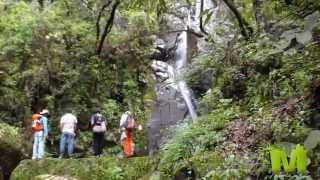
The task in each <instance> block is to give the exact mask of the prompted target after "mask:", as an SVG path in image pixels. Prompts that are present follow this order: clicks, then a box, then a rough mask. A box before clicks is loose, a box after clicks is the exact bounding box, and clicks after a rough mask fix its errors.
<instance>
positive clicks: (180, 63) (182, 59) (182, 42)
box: [176, 31, 197, 120]
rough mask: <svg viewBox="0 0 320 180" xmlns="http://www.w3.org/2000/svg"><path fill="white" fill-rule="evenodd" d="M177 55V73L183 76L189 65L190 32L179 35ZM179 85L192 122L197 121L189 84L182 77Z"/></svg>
mask: <svg viewBox="0 0 320 180" xmlns="http://www.w3.org/2000/svg"><path fill="white" fill-rule="evenodd" d="M176 54H177V59H176V71H177V74H178V75H179V76H181V75H182V69H183V67H184V66H185V65H186V64H187V59H188V32H187V31H182V32H181V34H180V35H179V45H178V48H177V50H176ZM177 84H178V87H179V89H180V92H181V95H182V97H183V99H184V100H185V102H186V104H187V107H188V111H189V114H190V116H191V118H192V120H195V119H196V118H197V113H196V111H195V108H194V106H193V104H192V101H191V94H190V91H189V88H188V86H187V83H186V82H185V81H184V80H183V79H181V77H180V79H179V80H178V82H177Z"/></svg>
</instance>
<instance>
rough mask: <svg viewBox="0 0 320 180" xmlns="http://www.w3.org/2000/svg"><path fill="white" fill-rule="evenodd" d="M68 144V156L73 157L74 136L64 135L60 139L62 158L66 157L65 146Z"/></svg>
mask: <svg viewBox="0 0 320 180" xmlns="http://www.w3.org/2000/svg"><path fill="white" fill-rule="evenodd" d="M66 144H68V156H69V157H72V155H73V148H74V134H71V133H62V134H61V138H60V156H63V155H64V152H65V145H66Z"/></svg>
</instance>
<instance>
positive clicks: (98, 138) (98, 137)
mask: <svg viewBox="0 0 320 180" xmlns="http://www.w3.org/2000/svg"><path fill="white" fill-rule="evenodd" d="M103 139H104V132H101V133H93V151H94V155H95V156H97V155H100V154H102V146H103Z"/></svg>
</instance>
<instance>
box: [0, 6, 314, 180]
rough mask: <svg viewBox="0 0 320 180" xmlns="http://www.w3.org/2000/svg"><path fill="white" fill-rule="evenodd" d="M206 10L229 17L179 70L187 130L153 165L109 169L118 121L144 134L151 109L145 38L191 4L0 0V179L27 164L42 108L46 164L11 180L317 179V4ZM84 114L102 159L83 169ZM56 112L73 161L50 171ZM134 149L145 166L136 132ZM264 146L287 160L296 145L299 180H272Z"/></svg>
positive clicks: (119, 162)
mask: <svg viewBox="0 0 320 180" xmlns="http://www.w3.org/2000/svg"><path fill="white" fill-rule="evenodd" d="M214 2H216V3H222V4H224V5H225V6H226V7H227V9H228V10H229V12H228V14H229V15H228V16H227V18H226V19H220V21H219V22H217V23H218V24H219V25H218V26H214V27H215V28H214V29H210V31H211V32H202V34H203V35H202V36H203V37H202V38H203V39H206V43H208V44H209V46H210V50H209V51H207V52H206V53H198V54H195V55H194V56H193V57H192V60H191V63H190V64H189V65H188V67H187V68H186V69H185V71H184V78H186V79H187V83H188V85H189V86H190V87H191V89H192V90H193V92H194V95H195V97H196V98H197V111H198V114H199V117H198V119H197V120H196V121H195V122H194V123H191V124H189V126H188V127H186V128H183V129H178V130H177V132H176V135H175V136H174V137H173V138H172V139H170V140H169V141H168V142H167V143H166V144H164V145H163V146H162V148H161V149H160V152H159V154H158V155H156V156H153V157H135V158H131V159H118V158H117V154H118V153H119V152H120V151H121V148H120V145H119V142H118V141H119V140H118V139H119V132H118V123H119V118H120V116H121V113H123V112H124V111H126V110H127V109H131V110H132V111H133V112H134V114H135V117H136V119H137V123H138V124H141V125H142V126H144V125H145V124H146V120H147V118H148V115H149V113H150V111H151V109H152V106H153V103H154V98H155V97H154V96H155V95H154V92H153V90H154V84H155V82H154V80H153V79H152V78H151V76H150V75H151V74H152V72H151V69H150V64H151V58H150V56H151V54H152V52H153V48H154V47H153V42H154V40H155V36H156V35H158V34H161V33H163V32H165V31H166V24H165V23H170V22H167V19H166V20H164V19H165V18H164V17H165V16H166V15H167V14H175V8H176V6H178V5H177V3H178V4H179V5H181V6H190V5H192V4H194V3H195V1H194V0H173V1H169V0H106V1H104V0H95V1H94V0H51V1H46V0H37V1H35V0H0V125H1V126H0V160H1V163H0V172H2V174H3V176H4V178H8V176H9V175H10V173H11V171H12V170H13V169H14V168H15V167H16V166H17V164H18V163H19V161H20V160H22V159H27V158H29V157H30V156H29V155H30V152H31V148H32V147H31V145H32V138H31V132H30V130H29V129H28V128H30V127H29V125H30V117H31V115H32V113H34V112H38V111H40V110H41V109H42V108H47V109H49V111H50V112H51V113H50V118H49V125H50V138H49V140H48V142H47V148H48V154H47V157H48V159H45V160H42V161H39V162H31V161H28V160H26V161H22V162H21V163H20V165H19V166H18V168H17V169H15V171H14V172H13V174H12V176H11V178H12V179H33V178H35V177H38V178H39V179H45V178H43V177H41V176H40V175H45V174H51V175H61V176H65V177H67V178H78V179H139V178H140V179H152V180H153V179H183V178H184V179H188V178H189V179H246V178H252V179H319V178H320V169H319V163H320V148H319V147H320V146H318V143H319V142H320V140H319V135H320V132H319V131H318V129H319V128H320V22H319V20H320V12H319V9H320V1H318V0H214ZM212 15H213V12H212V10H210V9H209V10H206V11H204V12H203V13H202V14H201V15H200V16H201V18H202V19H203V25H204V26H205V25H207V24H210V23H211V22H212V21H213V20H219V19H218V18H215V17H213V16H212ZM199 18H200V17H199ZM207 31H208V30H207ZM221 38H222V40H223V41H221ZM208 74H209V75H210V76H211V77H209V78H208ZM207 79H209V80H210V82H209V88H207V89H206V88H203V87H204V86H205V85H204V83H206V82H203V81H204V80H207ZM206 86H207V84H206ZM96 107H101V108H102V109H103V111H104V113H105V114H106V116H107V117H108V121H109V126H108V130H109V132H110V134H109V135H108V137H107V141H108V144H107V148H105V149H104V151H105V152H104V154H105V156H106V157H104V158H101V159H98V160H96V159H92V158H90V153H91V152H90V151H89V149H90V141H91V133H90V131H89V130H88V118H89V117H90V115H91V113H92V111H93V109H94V108H96ZM68 108H72V109H73V110H74V112H75V114H76V115H77V116H78V118H79V128H80V135H79V137H77V147H76V150H77V156H78V157H79V158H80V157H81V159H74V160H61V162H62V163H61V164H60V165H59V166H57V165H56V164H59V162H58V160H56V159H54V157H56V155H57V154H56V151H57V149H56V148H57V144H58V142H59V132H58V122H59V119H60V117H61V115H62V114H63V113H64V112H65V110H66V109H68ZM135 139H137V141H136V146H137V147H136V148H137V149H138V151H139V156H146V155H147V152H146V151H147V149H146V146H147V143H148V142H147V128H144V129H143V131H140V132H138V133H137V134H136V137H135ZM270 144H277V145H278V146H281V147H284V148H285V149H286V150H287V151H288V152H290V150H291V149H293V147H294V146H295V144H304V145H305V146H306V148H307V149H308V157H309V163H308V172H307V173H306V174H300V175H299V174H297V173H293V174H286V173H283V174H273V173H272V172H271V164H270V157H269V151H268V147H269V145H270ZM287 154H290V153H287ZM82 157H83V158H82ZM66 167H67V168H69V169H70V171H67V170H66ZM90 168H91V169H94V171H88V169H90ZM88 174H90V176H89V175H88ZM1 178H2V177H1V176H0V179H1Z"/></svg>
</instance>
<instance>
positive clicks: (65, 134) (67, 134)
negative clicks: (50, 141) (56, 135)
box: [59, 110, 78, 158]
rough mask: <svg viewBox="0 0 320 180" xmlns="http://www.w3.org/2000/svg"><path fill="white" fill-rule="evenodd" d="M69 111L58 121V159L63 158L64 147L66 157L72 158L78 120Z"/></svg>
mask: <svg viewBox="0 0 320 180" xmlns="http://www.w3.org/2000/svg"><path fill="white" fill-rule="evenodd" d="M71 112H72V111H71V110H68V112H67V113H66V114H64V115H63V116H62V117H61V119H60V130H61V133H62V134H61V137H60V155H59V158H63V155H64V152H65V145H66V144H67V145H68V146H67V147H68V156H69V158H72V156H73V149H74V137H75V135H76V133H75V131H76V127H77V123H78V120H77V118H76V116H75V115H73V114H72V113H71Z"/></svg>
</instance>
